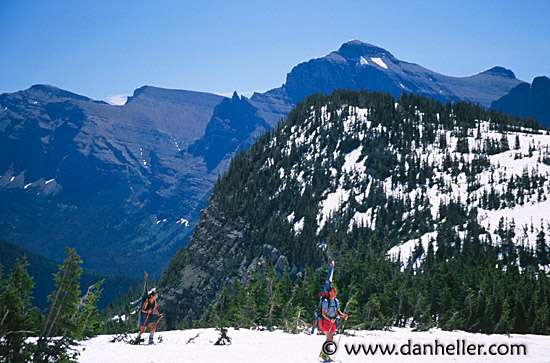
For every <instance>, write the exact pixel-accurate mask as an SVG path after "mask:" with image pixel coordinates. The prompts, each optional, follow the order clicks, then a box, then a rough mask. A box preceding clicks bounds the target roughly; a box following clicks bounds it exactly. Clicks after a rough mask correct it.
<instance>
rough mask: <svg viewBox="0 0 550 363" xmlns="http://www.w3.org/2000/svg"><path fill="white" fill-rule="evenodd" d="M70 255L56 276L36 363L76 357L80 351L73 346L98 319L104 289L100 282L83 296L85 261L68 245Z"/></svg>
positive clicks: (34, 358) (40, 335)
mask: <svg viewBox="0 0 550 363" xmlns="http://www.w3.org/2000/svg"><path fill="white" fill-rule="evenodd" d="M65 252H66V253H67V258H66V259H65V261H64V264H63V265H60V266H59V272H58V273H57V274H56V275H55V284H56V289H55V291H54V292H53V293H52V294H51V295H50V296H49V297H48V299H49V300H50V301H51V305H50V308H49V309H48V314H47V316H46V319H45V321H44V324H43V325H42V329H41V330H40V334H39V338H38V342H37V350H36V353H35V354H34V357H33V361H34V362H46V361H50V360H52V359H55V360H69V361H70V360H73V359H75V358H76V357H77V356H78V352H77V351H76V350H75V349H74V348H73V346H74V345H75V344H76V340H77V339H81V338H83V337H84V336H85V332H86V329H87V328H89V327H91V326H92V325H93V323H94V322H96V319H95V317H96V316H97V315H96V312H95V310H96V307H95V302H96V301H97V299H98V298H99V294H100V293H101V291H100V290H99V286H100V285H101V283H102V281H100V282H98V283H96V284H95V285H94V286H93V287H91V289H90V290H89V291H88V294H87V295H86V296H84V297H83V298H79V295H80V276H81V274H82V267H80V266H79V264H80V263H82V260H81V259H80V256H78V255H77V253H76V252H75V250H74V249H70V248H66V249H65Z"/></svg>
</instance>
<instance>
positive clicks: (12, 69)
mask: <svg viewBox="0 0 550 363" xmlns="http://www.w3.org/2000/svg"><path fill="white" fill-rule="evenodd" d="M549 14H550V1H545V0H540V1H538V0H537V1H535V0H534V1H525V2H519V1H506V0H505V1H496V0H495V1H483V0H478V1H413V0H409V1H379V2H374V1H345V0H340V1H321V0H317V1H308V0H304V1H296V0H293V1H286V0H280V1H269V2H268V1H261V0H254V1H238V0H234V1H229V0H227V1H208V0H201V1H196V0H194V1H185V0H182V1H163V0H159V1H140V0H132V1H116V0H109V1H103V0H93V1H92V0H79V1H75V0H65V1H62V0H50V1H43V0H25V1H21V0H2V1H1V2H0V34H1V36H0V93H4V92H15V91H18V90H22V89H26V88H28V87H30V86H31V85H33V84H38V83H47V84H51V85H54V86H57V87H60V88H63V89H66V90H69V91H72V92H75V93H78V94H82V95H85V96H88V97H91V98H94V99H102V100H107V99H109V98H110V97H112V96H116V95H125V94H131V93H132V92H133V90H134V89H136V88H138V87H141V86H143V85H152V86H157V87H165V88H175V89H188V90H194V91H205V92H212V93H220V94H230V93H232V92H233V91H235V90H236V91H237V92H239V93H245V94H247V93H250V92H252V91H265V90H268V89H271V88H275V87H279V86H280V85H281V84H282V83H284V82H285V77H286V74H287V73H288V72H289V71H290V70H291V69H292V67H293V66H295V65H296V64H298V63H300V62H303V61H307V60H309V59H311V58H317V57H321V56H324V55H326V54H328V53H330V52H332V51H334V50H337V49H338V48H339V47H340V45H341V44H342V43H344V42H346V41H348V40H351V39H358V40H361V41H363V42H366V43H371V44H374V45H377V46H379V47H382V48H384V49H386V50H388V51H390V52H391V53H392V54H393V55H394V56H396V57H397V58H399V59H401V60H404V61H408V62H412V63H417V64H420V65H422V66H424V67H426V68H429V69H431V70H433V71H436V72H439V73H442V74H447V75H451V76H468V75H471V74H474V73H477V72H481V71H484V70H486V69H489V68H491V67H493V66H496V65H501V66H504V67H506V68H509V69H511V70H512V71H514V73H515V74H516V76H517V77H518V78H519V79H522V80H524V81H527V82H531V81H532V80H533V78H534V77H536V76H540V75H545V76H550V59H549V58H550V41H549V39H550V24H549V22H548V19H549V18H548V16H549Z"/></svg>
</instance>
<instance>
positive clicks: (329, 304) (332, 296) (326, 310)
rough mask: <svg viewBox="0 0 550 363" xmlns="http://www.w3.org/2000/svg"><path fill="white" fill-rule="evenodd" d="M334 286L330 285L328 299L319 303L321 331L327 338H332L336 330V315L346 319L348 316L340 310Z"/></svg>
mask: <svg viewBox="0 0 550 363" xmlns="http://www.w3.org/2000/svg"><path fill="white" fill-rule="evenodd" d="M337 293H338V291H336V287H331V288H330V290H329V292H328V299H326V300H325V301H323V304H322V305H321V311H322V319H321V331H322V332H323V333H325V335H326V336H327V340H332V339H333V336H334V333H335V332H336V317H337V316H339V317H341V318H343V319H344V320H348V316H347V315H346V314H344V313H342V312H341V311H340V302H339V301H338V299H337V298H336V294H337Z"/></svg>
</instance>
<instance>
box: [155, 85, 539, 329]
mask: <svg viewBox="0 0 550 363" xmlns="http://www.w3.org/2000/svg"><path fill="white" fill-rule="evenodd" d="M549 148H550V136H549V135H548V132H547V131H545V130H543V129H541V127H540V125H538V124H537V123H535V122H532V121H529V120H527V121H526V120H525V119H520V118H514V117H509V116H508V115H506V114H502V113H499V112H496V111H487V110H485V109H484V108H482V107H481V106H475V105H472V104H469V103H466V102H456V103H450V102H449V103H447V104H442V103H440V102H437V101H434V100H430V99H427V98H425V97H422V96H415V95H406V94H403V95H402V96H401V97H400V98H399V99H398V100H397V101H395V99H394V98H393V97H392V96H391V95H388V94H382V93H377V92H374V93H372V92H369V91H360V92H353V91H336V92H334V93H332V94H331V95H328V96H324V95H322V94H317V95H313V96H310V97H308V98H306V100H305V101H304V102H303V103H300V104H298V105H297V106H296V108H295V109H294V110H293V111H292V112H291V113H290V114H289V116H288V119H287V120H286V122H284V123H281V124H279V125H278V127H277V128H276V129H274V130H272V131H268V132H267V133H265V134H264V135H262V137H260V138H259V140H258V141H257V142H256V143H255V144H254V145H253V146H252V147H251V148H250V150H248V151H247V152H240V153H239V154H238V155H236V156H235V157H234V159H233V160H232V163H231V165H230V167H229V170H228V171H227V173H226V174H224V176H223V177H221V178H220V179H219V180H218V181H217V182H216V184H215V187H214V191H213V193H212V195H211V197H210V200H209V202H208V207H207V208H206V209H205V210H204V211H203V213H202V214H201V220H200V221H199V223H198V224H197V228H196V231H195V234H194V235H193V237H191V239H190V243H189V246H188V248H187V249H185V250H180V251H179V252H178V254H177V255H176V256H175V257H174V259H173V260H172V261H171V264H170V266H169V268H168V269H167V270H166V271H165V273H164V275H163V277H162V279H161V287H162V289H163V290H164V291H165V292H166V294H165V295H164V297H165V300H164V307H163V308H165V309H166V311H167V312H169V314H168V315H169V316H170V319H169V326H178V325H181V324H184V325H187V324H199V325H201V324H204V325H213V324H216V322H219V321H220V319H222V321H225V322H226V323H228V324H235V325H236V326H238V325H240V326H259V325H261V326H283V327H284V326H289V325H292V324H290V322H296V321H300V319H304V317H303V315H300V314H303V313H304V312H311V311H313V310H314V304H315V299H314V297H315V295H316V292H318V291H316V290H317V289H318V288H319V286H321V285H322V281H323V278H324V275H323V274H324V273H326V271H324V270H323V269H322V267H323V266H324V264H325V263H326V261H328V260H332V259H334V260H336V265H337V266H338V270H337V273H336V274H335V279H336V280H335V282H336V284H337V285H338V286H339V287H340V291H342V293H341V296H340V298H341V301H347V302H349V309H350V315H351V316H353V318H352V319H351V320H350V323H351V324H355V326H359V327H363V328H374V327H378V328H380V327H387V326H391V325H405V324H410V323H411V322H412V324H413V326H417V327H418V328H427V327H430V326H433V325H435V324H437V325H438V326H440V327H442V328H445V329H464V330H470V331H483V332H510V331H515V332H536V333H542V334H546V333H548V332H549V331H548V327H549V323H550V321H549V318H550V314H548V306H549V304H550V300H549V295H548V294H546V293H545V291H546V289H547V288H548V287H550V285H549V283H550V280H549V279H548V276H547V274H546V273H545V271H544V268H545V267H546V266H547V265H548V264H549V257H548V244H547V242H546V239H547V238H546V236H547V235H548V234H549V233H550V226H549V224H548V222H549V218H548V216H547V215H546V214H541V213H540V211H541V210H547V209H545V208H546V206H547V204H548V203H549V201H548V195H549V194H550V149H549ZM516 219H517V220H516ZM228 236H229V237H228ZM399 249H401V252H399V251H400V250H399ZM224 286H226V288H224ZM220 291H221V293H220ZM216 293H217V296H218V300H217V301H218V302H217V303H216V304H215V305H212V306H210V308H208V309H207V310H206V311H203V310H202V307H206V306H209V304H210V303H211V302H212V301H213V298H214V296H215V295H216ZM245 307H248V308H245ZM300 316H302V317H300ZM199 317H201V319H200V320H197V319H198V318H199ZM305 319H307V317H306V318H305ZM294 326H295V324H294Z"/></svg>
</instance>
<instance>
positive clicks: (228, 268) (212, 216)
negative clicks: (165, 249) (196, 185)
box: [159, 200, 297, 328]
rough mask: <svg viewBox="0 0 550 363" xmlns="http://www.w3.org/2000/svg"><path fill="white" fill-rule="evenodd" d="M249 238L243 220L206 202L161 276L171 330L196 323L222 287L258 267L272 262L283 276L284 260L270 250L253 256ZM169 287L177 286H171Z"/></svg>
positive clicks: (266, 247)
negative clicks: (191, 322) (193, 229)
mask: <svg viewBox="0 0 550 363" xmlns="http://www.w3.org/2000/svg"><path fill="white" fill-rule="evenodd" d="M251 233H252V229H251V226H250V225H248V224H246V223H245V222H244V220H243V219H242V218H234V217H229V216H228V214H227V213H226V212H224V211H223V210H222V209H220V208H219V205H218V203H217V202H216V201H215V200H210V201H209V203H208V206H207V207H206V208H205V209H204V210H203V211H201V218H200V221H199V222H198V223H197V225H196V227H195V232H194V233H193V235H192V236H191V238H189V244H188V246H187V248H186V249H185V250H180V251H179V252H178V254H176V256H175V257H174V258H173V259H172V262H171V264H170V266H169V268H168V270H167V271H165V273H164V275H163V281H162V282H161V288H163V289H165V291H167V293H166V294H163V296H162V299H160V301H159V305H160V307H159V309H161V310H163V311H166V316H167V318H166V319H167V323H168V326H169V327H171V328H174V327H175V326H177V324H181V323H182V322H184V321H186V320H188V321H192V320H196V319H197V318H199V317H200V314H201V312H202V311H203V309H204V308H205V307H207V306H209V305H210V304H211V303H212V301H213V300H214V298H215V297H216V294H217V293H218V292H219V291H220V290H221V289H222V288H223V286H224V285H227V284H229V283H230V282H231V281H234V280H235V279H238V278H241V277H242V276H243V275H244V274H245V273H246V272H247V271H250V270H253V269H254V268H255V267H256V265H257V264H263V263H265V262H266V261H267V260H270V261H272V262H273V263H274V264H275V268H276V271H277V272H278V273H280V274H282V273H283V271H284V268H285V263H286V261H287V258H286V257H285V256H284V255H282V254H281V253H280V251H279V250H277V249H276V248H274V247H273V246H271V245H269V244H265V245H263V246H261V248H259V249H257V248H256V249H254V250H252V249H251V246H250V234H251ZM292 272H293V273H296V272H297V268H294V270H293V271H292ZM173 281H179V282H178V283H177V284H175V285H173Z"/></svg>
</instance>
